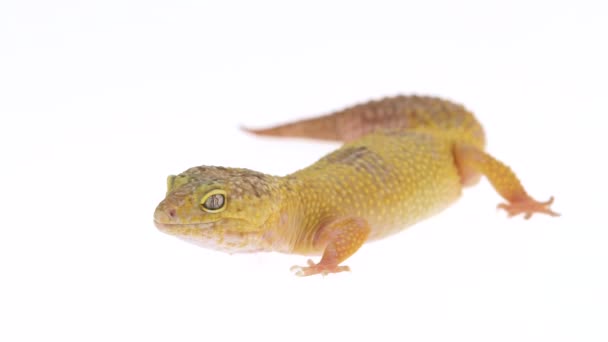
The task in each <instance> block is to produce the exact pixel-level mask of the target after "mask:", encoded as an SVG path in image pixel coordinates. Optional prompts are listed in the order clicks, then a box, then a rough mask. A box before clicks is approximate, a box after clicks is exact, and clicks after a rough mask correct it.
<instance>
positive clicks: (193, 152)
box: [0, 0, 608, 341]
mask: <svg viewBox="0 0 608 342" xmlns="http://www.w3.org/2000/svg"><path fill="white" fill-rule="evenodd" d="M606 18H608V13H607V11H606V9H605V8H603V1H595V2H591V1H570V2H565V1H508V2H507V1H501V2H491V1H422V0H419V1H400V2H397V1H395V2H392V3H389V2H381V1H373V2H372V1H369V2H366V3H363V2H355V1H343V2H315V1H307V2H299V3H296V2H291V3H288V2H286V1H282V2H280V1H276V2H268V1H249V2H246V1H242V2H231V1H223V2H221V4H220V1H216V2H203V1H171V2H169V1H167V2H163V1H135V0H131V1H122V0H121V1H52V2H51V1H10V0H8V1H7V0H3V1H2V2H1V3H0V152H1V154H0V158H1V163H2V166H1V168H0V172H1V176H2V177H1V179H2V187H1V188H0V189H1V190H0V208H1V209H0V210H1V211H0V213H1V217H2V219H1V223H0V277H1V278H0V340H2V341H27V340H29V341H34V340H36V341H50V340H55V341H66V340H73V341H136V340H139V341H202V340H208V341H218V340H241V341H242V340H267V341H274V340H276V341H319V340H330V339H331V340H340V341H342V340H343V341H349V340H354V339H357V338H360V339H362V340H367V341H384V340H396V341H397V340H398V341H606V340H608V294H607V293H608V279H607V273H608V265H607V263H608V252H607V250H608V247H607V246H608V239H607V237H608V224H607V222H606V221H607V220H606V218H605V217H606V215H605V211H606V205H605V203H606V202H605V201H606V192H607V190H608V187H607V186H606V184H607V181H606V177H607V175H608V169H607V168H606V165H605V160H606V147H607V146H608V144H607V142H606V134H607V131H608V130H607V128H608V127H607V126H608V125H607V124H606V120H607V119H606V117H607V115H608V104H607V102H606V90H607V79H608V67H607V63H606V61H608V53H607V51H606V46H607V42H608V38H607V33H608V24H607V19H606ZM397 93H404V94H411V93H418V94H430V95H438V96H442V97H445V98H449V99H452V100H455V101H457V102H460V103H463V104H465V105H466V106H467V107H468V108H469V109H471V110H473V111H474V112H475V113H476V114H477V116H478V118H479V120H480V121H481V122H482V123H483V124H484V127H485V129H486V132H487V136H488V140H489V144H488V150H489V151H490V152H491V153H492V154H494V155H495V156H497V157H498V158H500V159H501V160H503V161H505V162H506V163H508V164H509V165H510V166H511V167H512V168H513V169H514V170H516V171H517V173H518V175H519V176H520V178H521V179H522V180H523V182H524V184H525V185H526V186H527V188H528V190H529V192H530V193H531V194H532V195H533V196H535V197H536V198H538V199H539V200H545V199H547V198H548V197H549V196H551V195H555V196H556V202H555V205H554V209H555V210H556V211H559V212H561V213H562V214H563V216H562V217H560V218H549V217H541V216H536V217H534V218H533V219H531V220H530V221H525V220H523V219H522V218H514V219H507V218H506V217H505V216H506V215H505V213H504V212H497V211H496V210H495V206H496V204H497V203H499V202H500V198H499V197H498V196H497V195H496V194H495V193H494V192H493V190H492V189H491V187H490V186H489V185H488V183H487V182H486V181H485V180H484V181H483V182H482V183H480V184H479V185H478V186H476V187H474V188H471V189H467V190H466V191H465V193H464V196H463V197H462V199H461V200H460V201H459V202H458V203H457V204H456V205H454V206H453V207H451V208H449V209H448V210H446V211H445V212H443V213H441V214H440V215H438V216H436V217H434V218H432V219H430V220H427V221H425V222H422V223H420V224H418V225H416V226H414V227H412V228H410V229H409V230H407V231H405V232H403V233H401V234H399V235H397V236H394V237H392V238H390V239H386V240H383V241H380V242H375V243H372V244H369V245H366V246H365V247H363V248H362V249H361V250H360V251H359V252H358V253H357V254H356V255H354V256H353V257H352V258H350V259H349V260H348V261H347V262H346V264H348V265H349V266H351V268H352V269H353V272H352V273H343V274H339V275H332V276H328V277H325V278H323V277H312V278H307V279H300V278H297V277H294V276H293V275H292V274H291V273H290V272H289V271H288V269H289V267H290V266H291V265H293V264H303V263H304V262H305V260H306V257H302V256H291V255H281V254H276V253H268V254H252V255H233V256H230V255H226V254H222V253H219V252H214V251H209V250H205V249H202V248H199V247H196V246H194V245H189V244H187V243H185V242H182V241H180V240H178V239H175V238H173V237H170V236H168V235H164V234H162V233H160V232H158V231H157V230H156V229H155V227H154V226H153V223H152V213H153V211H154V208H155V206H156V204H157V203H158V202H159V201H160V200H161V199H162V198H163V196H164V192H165V177H166V176H167V175H168V174H171V173H179V172H181V171H183V170H185V169H187V168H188V167H191V166H195V165H201V164H208V165H224V166H239V167H247V168H251V169H255V170H259V171H263V172H267V173H271V174H279V175H283V174H286V173H289V172H292V171H295V170H297V169H299V168H301V167H304V166H306V165H308V164H310V163H312V162H314V161H315V160H317V159H318V158H320V157H321V156H322V155H323V154H324V153H327V152H329V151H331V150H333V149H335V148H337V147H338V146H339V145H338V144H328V143H318V142H309V141H304V140H276V139H261V138H255V137H252V136H248V135H246V134H244V133H242V132H240V131H239V130H238V126H239V125H241V124H244V125H250V126H255V127H261V126H265V125H269V124H273V123H278V122H286V121H291V120H295V119H300V118H303V117H308V116H314V115H318V114H322V113H326V112H328V111H331V110H334V109H340V108H342V107H344V106H347V105H352V104H354V103H357V102H361V101H366V100H369V99H372V98H378V97H381V96H386V95H394V94H397Z"/></svg>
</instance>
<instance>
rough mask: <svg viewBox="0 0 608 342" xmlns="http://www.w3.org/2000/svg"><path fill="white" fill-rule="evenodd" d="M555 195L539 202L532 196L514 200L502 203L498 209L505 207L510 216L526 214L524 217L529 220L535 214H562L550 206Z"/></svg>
mask: <svg viewBox="0 0 608 342" xmlns="http://www.w3.org/2000/svg"><path fill="white" fill-rule="evenodd" d="M553 200H554V197H553V196H551V198H550V199H549V200H548V201H545V202H538V201H536V200H534V199H532V198H530V197H528V198H526V199H523V200H519V201H514V202H511V203H501V204H499V205H498V206H497V209H504V210H505V211H506V212H507V215H508V216H509V217H513V216H516V215H519V214H524V218H525V219H526V220H527V219H529V218H531V217H532V215H533V214H537V213H538V214H546V215H549V216H560V214H558V213H556V212H554V211H553V210H551V208H549V207H550V206H551V204H553Z"/></svg>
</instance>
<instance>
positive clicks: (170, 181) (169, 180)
mask: <svg viewBox="0 0 608 342" xmlns="http://www.w3.org/2000/svg"><path fill="white" fill-rule="evenodd" d="M175 177H177V176H175V175H169V176H167V192H169V191H171V189H173V183H174V182H175Z"/></svg>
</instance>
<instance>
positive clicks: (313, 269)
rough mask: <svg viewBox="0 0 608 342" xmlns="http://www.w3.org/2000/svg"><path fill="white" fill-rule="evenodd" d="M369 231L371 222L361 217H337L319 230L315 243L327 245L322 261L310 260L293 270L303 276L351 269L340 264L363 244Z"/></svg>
mask: <svg viewBox="0 0 608 342" xmlns="http://www.w3.org/2000/svg"><path fill="white" fill-rule="evenodd" d="M369 233H370V227H369V224H368V223H367V221H365V220H363V219H361V218H353V217H349V218H341V219H335V220H333V221H331V222H330V223H328V224H326V225H324V226H323V227H321V228H320V229H319V231H318V232H317V236H316V238H315V241H314V244H315V245H318V246H325V250H324V251H323V256H322V257H321V261H319V263H317V264H315V263H314V262H313V261H312V260H308V266H293V267H292V268H291V270H292V271H293V272H295V274H296V275H297V276H303V277H304V276H310V275H314V274H322V275H327V274H329V273H338V272H343V271H350V269H349V267H348V266H340V263H341V262H343V261H344V260H346V259H347V258H348V257H350V256H351V255H353V254H354V253H355V252H356V251H357V250H358V249H359V248H360V247H361V245H363V243H364V242H365V240H367V237H368V235H369Z"/></svg>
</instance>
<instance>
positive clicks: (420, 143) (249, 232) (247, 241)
mask: <svg viewBox="0 0 608 342" xmlns="http://www.w3.org/2000/svg"><path fill="white" fill-rule="evenodd" d="M247 130H248V131H249V132H252V133H254V134H258V135H268V136H285V137H306V138H312V139H325V140H338V141H346V143H345V144H344V145H343V146H342V147H341V148H339V149H338V150H336V151H334V152H332V153H330V154H328V155H326V156H325V157H323V158H321V159H320V160H319V161H317V162H316V163H314V164H313V165H311V166H309V167H306V168H304V169H302V170H299V171H296V172H294V173H292V174H289V175H286V176H284V177H277V176H270V175H266V174H262V173H259V172H255V171H252V170H247V169H234V168H223V167H214V166H200V167H194V168H191V169H189V170H187V171H185V172H183V173H182V174H180V175H178V176H170V177H169V178H168V189H167V194H166V197H165V199H164V200H163V201H162V202H161V203H160V204H159V205H158V207H157V209H156V211H155V214H154V220H155V224H156V226H157V227H158V228H159V229H160V230H162V231H164V232H166V233H169V234H171V235H175V236H177V237H180V238H183V239H185V240H188V241H191V242H195V243H198V244H200V245H203V246H205V247H208V248H214V249H218V250H222V251H227V252H230V253H234V252H257V251H278V252H284V253H296V254H303V255H319V254H321V255H322V257H321V260H320V261H319V262H318V263H315V262H313V261H312V260H309V261H308V264H307V266H303V267H301V266H294V268H293V271H294V272H295V273H296V274H297V275H301V276H308V275H313V274H328V273H336V272H341V271H346V270H348V267H347V266H343V265H341V263H342V262H343V261H344V260H345V259H347V258H348V257H349V256H350V255H352V254H353V253H355V252H356V251H357V250H358V249H359V248H360V247H361V245H363V244H364V243H365V242H367V241H372V240H377V239H381V238H385V237H387V236H390V235H392V234H395V233H397V232H399V231H401V230H403V229H405V228H407V227H408V226H411V225H412V224H414V223H416V222H419V221H420V220H423V219H425V218H427V217H429V216H432V215H434V214H436V213H438V212H439V211H441V210H443V209H445V208H446V207H448V206H449V205H450V204H452V203H453V202H454V201H456V200H457V199H458V198H459V196H460V194H461V191H462V187H463V186H470V185H473V184H475V183H476V182H477V180H478V179H479V177H480V176H481V175H485V176H486V177H488V179H489V181H490V183H491V184H492V185H493V186H494V187H495V188H496V190H497V192H498V193H499V194H500V195H501V196H502V197H503V198H504V199H505V200H506V201H507V203H505V204H501V205H499V207H500V208H503V209H505V210H506V211H507V212H508V213H509V215H510V216H512V215H517V214H524V216H525V217H526V218H529V217H530V216H531V215H532V214H534V213H544V214H548V215H551V216H557V215H558V214H556V213H555V212H553V211H551V209H550V205H551V203H552V201H553V199H552V198H551V199H550V200H549V201H547V202H538V201H536V200H534V199H533V198H532V197H530V196H529V195H528V194H527V193H526V191H525V190H524V188H523V186H522V185H521V182H520V181H519V180H518V179H517V177H516V176H515V174H514V173H513V172H512V171H511V169H510V168H509V167H507V166H506V165H504V164H503V163H501V162H500V161H498V160H496V159H494V158H493V157H492V156H490V155H489V154H487V153H486V152H484V145H485V135H484V133H483V129H482V128H481V125H479V123H478V122H477V120H476V119H475V118H474V116H473V114H472V113H470V112H469V111H467V110H466V109H465V108H464V107H463V106H461V105H458V104H455V103H452V102H450V101H446V100H442V99H439V98H434V97H420V96H396V97H390V98H384V99H381V100H377V101H370V102H367V103H363V104H359V105H356V106H353V107H349V108H346V109H344V110H342V111H338V112H334V113H332V114H329V115H325V116H321V117H317V118H313V119H307V120H302V121H298V122H295V123H288V124H284V125H280V126H276V127H271V128H267V129H260V130H253V129H247ZM213 194H221V196H225V197H222V198H218V197H217V196H216V197H214V200H216V203H222V204H223V205H224V206H222V207H221V208H218V209H217V210H211V212H210V210H208V209H207V208H204V207H201V206H202V205H203V203H201V202H204V200H205V199H207V198H209V196H210V195H213Z"/></svg>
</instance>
